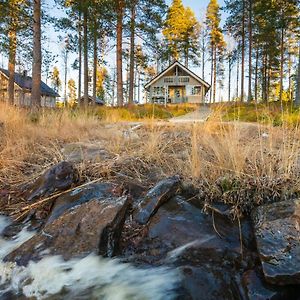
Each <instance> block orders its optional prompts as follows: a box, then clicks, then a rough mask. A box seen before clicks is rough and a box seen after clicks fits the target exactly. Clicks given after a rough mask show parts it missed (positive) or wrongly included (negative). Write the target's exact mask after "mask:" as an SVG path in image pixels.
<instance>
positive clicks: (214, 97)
mask: <svg viewBox="0 0 300 300" xmlns="http://www.w3.org/2000/svg"><path fill="white" fill-rule="evenodd" d="M216 90H217V49H216V46H215V51H214V96H213V103H215V102H216Z"/></svg>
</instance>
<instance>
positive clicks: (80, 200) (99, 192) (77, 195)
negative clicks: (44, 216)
mask: <svg viewBox="0 0 300 300" xmlns="http://www.w3.org/2000/svg"><path fill="white" fill-rule="evenodd" d="M114 188H115V186H114V185H113V184H111V183H94V184H91V185H88V186H85V187H83V188H81V187H79V188H77V189H75V190H74V191H72V192H70V193H66V194H64V195H62V196H60V197H59V198H57V200H56V201H55V204H54V206H53V208H52V211H51V213H50V215H49V217H48V220H47V224H49V223H52V222H53V221H54V220H56V219H57V218H59V217H60V216H61V215H62V214H63V213H64V212H65V211H67V210H68V209H70V208H72V207H75V206H78V205H81V204H84V203H86V202H89V201H91V200H93V199H97V200H101V201H104V200H105V199H106V198H110V197H111V196H112V195H113V189H114Z"/></svg>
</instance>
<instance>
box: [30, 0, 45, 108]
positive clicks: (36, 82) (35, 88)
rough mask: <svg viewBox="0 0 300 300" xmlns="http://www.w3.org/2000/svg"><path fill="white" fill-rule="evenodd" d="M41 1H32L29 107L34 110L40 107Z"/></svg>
mask: <svg viewBox="0 0 300 300" xmlns="http://www.w3.org/2000/svg"><path fill="white" fill-rule="evenodd" d="M41 31H42V30H41V0H34V1H33V65H32V91H31V105H32V107H33V108H34V109H37V108H38V107H40V106H41V74H42V45H41Z"/></svg>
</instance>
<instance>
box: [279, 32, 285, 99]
mask: <svg viewBox="0 0 300 300" xmlns="http://www.w3.org/2000/svg"><path fill="white" fill-rule="evenodd" d="M283 65H284V28H283V27H282V28H281V32H280V88H279V89H280V90H279V101H280V103H281V102H282V93H283Z"/></svg>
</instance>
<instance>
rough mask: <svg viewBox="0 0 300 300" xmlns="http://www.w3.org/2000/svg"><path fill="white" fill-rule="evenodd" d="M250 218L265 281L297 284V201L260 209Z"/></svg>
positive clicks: (299, 212)
mask: <svg viewBox="0 0 300 300" xmlns="http://www.w3.org/2000/svg"><path fill="white" fill-rule="evenodd" d="M252 219H253V224H254V228H255V238H256V242H257V249H258V253H259V257H260V260H261V264H262V268H263V272H264V276H265V278H266V280H267V282H269V283H271V284H278V285H288V284H300V238H299V237H300V235H299V232H300V231H299V230H300V200H295V201H284V202H279V203H273V204H268V205H263V206H260V207H258V208H257V209H255V210H254V212H253V213H252Z"/></svg>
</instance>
